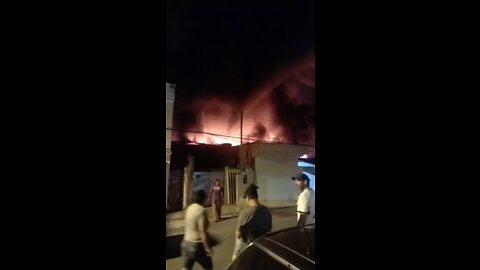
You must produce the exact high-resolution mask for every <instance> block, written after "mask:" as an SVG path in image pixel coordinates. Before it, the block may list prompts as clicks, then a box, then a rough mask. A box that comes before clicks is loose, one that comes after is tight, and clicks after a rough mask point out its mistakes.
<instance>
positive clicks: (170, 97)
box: [165, 83, 175, 208]
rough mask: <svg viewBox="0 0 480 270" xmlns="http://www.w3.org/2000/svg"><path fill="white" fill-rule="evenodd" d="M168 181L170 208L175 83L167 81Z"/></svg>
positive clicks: (166, 196)
mask: <svg viewBox="0 0 480 270" xmlns="http://www.w3.org/2000/svg"><path fill="white" fill-rule="evenodd" d="M166 84H167V90H166V107H167V111H166V126H167V129H166V149H167V152H166V178H165V179H166V181H165V185H166V186H165V192H166V193H165V206H166V207H167V208H168V182H169V181H168V179H169V178H170V156H171V153H172V151H171V142H172V130H171V129H172V119H173V104H174V102H175V84H171V83H166Z"/></svg>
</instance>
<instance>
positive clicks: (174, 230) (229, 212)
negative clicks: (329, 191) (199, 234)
mask: <svg viewBox="0 0 480 270" xmlns="http://www.w3.org/2000/svg"><path fill="white" fill-rule="evenodd" d="M260 203H261V204H263V205H265V206H267V207H268V208H269V209H282V208H287V207H294V206H295V205H296V201H278V202H266V201H262V202H260ZM246 206H247V205H246V203H245V201H243V200H242V201H239V202H238V203H236V204H230V205H222V218H224V219H230V218H236V217H237V216H238V213H240V211H241V210H243V209H244V208H245V207H246ZM207 213H208V218H209V221H210V224H211V223H213V222H214V218H213V211H212V208H211V207H207ZM184 214H185V213H184V211H179V212H175V213H170V214H167V217H166V235H167V236H172V235H177V234H182V233H183V228H184V224H185V222H184V220H183V217H184Z"/></svg>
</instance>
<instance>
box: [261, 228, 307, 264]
mask: <svg viewBox="0 0 480 270" xmlns="http://www.w3.org/2000/svg"><path fill="white" fill-rule="evenodd" d="M268 239H270V240H272V241H275V242H276V243H277V244H280V245H282V246H284V247H286V248H288V249H290V250H293V251H295V252H297V253H299V254H301V255H303V256H305V257H307V258H309V259H311V260H313V261H315V224H312V225H307V226H304V227H297V228H293V229H288V230H284V231H279V232H276V233H273V234H271V235H269V236H268Z"/></svg>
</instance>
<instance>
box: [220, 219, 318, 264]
mask: <svg viewBox="0 0 480 270" xmlns="http://www.w3.org/2000/svg"><path fill="white" fill-rule="evenodd" d="M240 269H242V270H257V269H258V270H264V269H299V270H307V269H315V224H309V225H304V226H298V227H293V228H288V229H284V230H281V231H277V232H274V233H270V234H267V235H265V236H262V237H259V238H258V239H256V240H255V241H253V242H252V243H250V244H249V245H248V246H247V247H246V248H245V250H243V251H242V253H240V255H238V257H237V258H236V259H235V260H234V261H233V262H232V263H231V264H230V265H229V266H227V268H226V270H240Z"/></svg>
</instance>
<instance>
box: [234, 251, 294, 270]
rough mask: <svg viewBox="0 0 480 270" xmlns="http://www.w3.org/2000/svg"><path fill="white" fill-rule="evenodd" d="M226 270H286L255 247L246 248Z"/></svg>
mask: <svg viewBox="0 0 480 270" xmlns="http://www.w3.org/2000/svg"><path fill="white" fill-rule="evenodd" d="M227 269H228V270H245V269H247V270H266V269H279V270H282V269H288V268H287V267H286V266H284V265H283V264H281V263H279V262H278V261H276V260H275V259H273V258H272V257H270V256H269V255H267V254H266V253H265V252H263V251H262V250H260V249H259V248H258V247H256V246H255V245H251V246H249V247H248V248H246V249H245V250H244V251H243V252H242V254H240V255H239V256H238V258H237V259H235V261H234V262H233V263H232V264H231V265H230V267H229V268H227Z"/></svg>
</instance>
